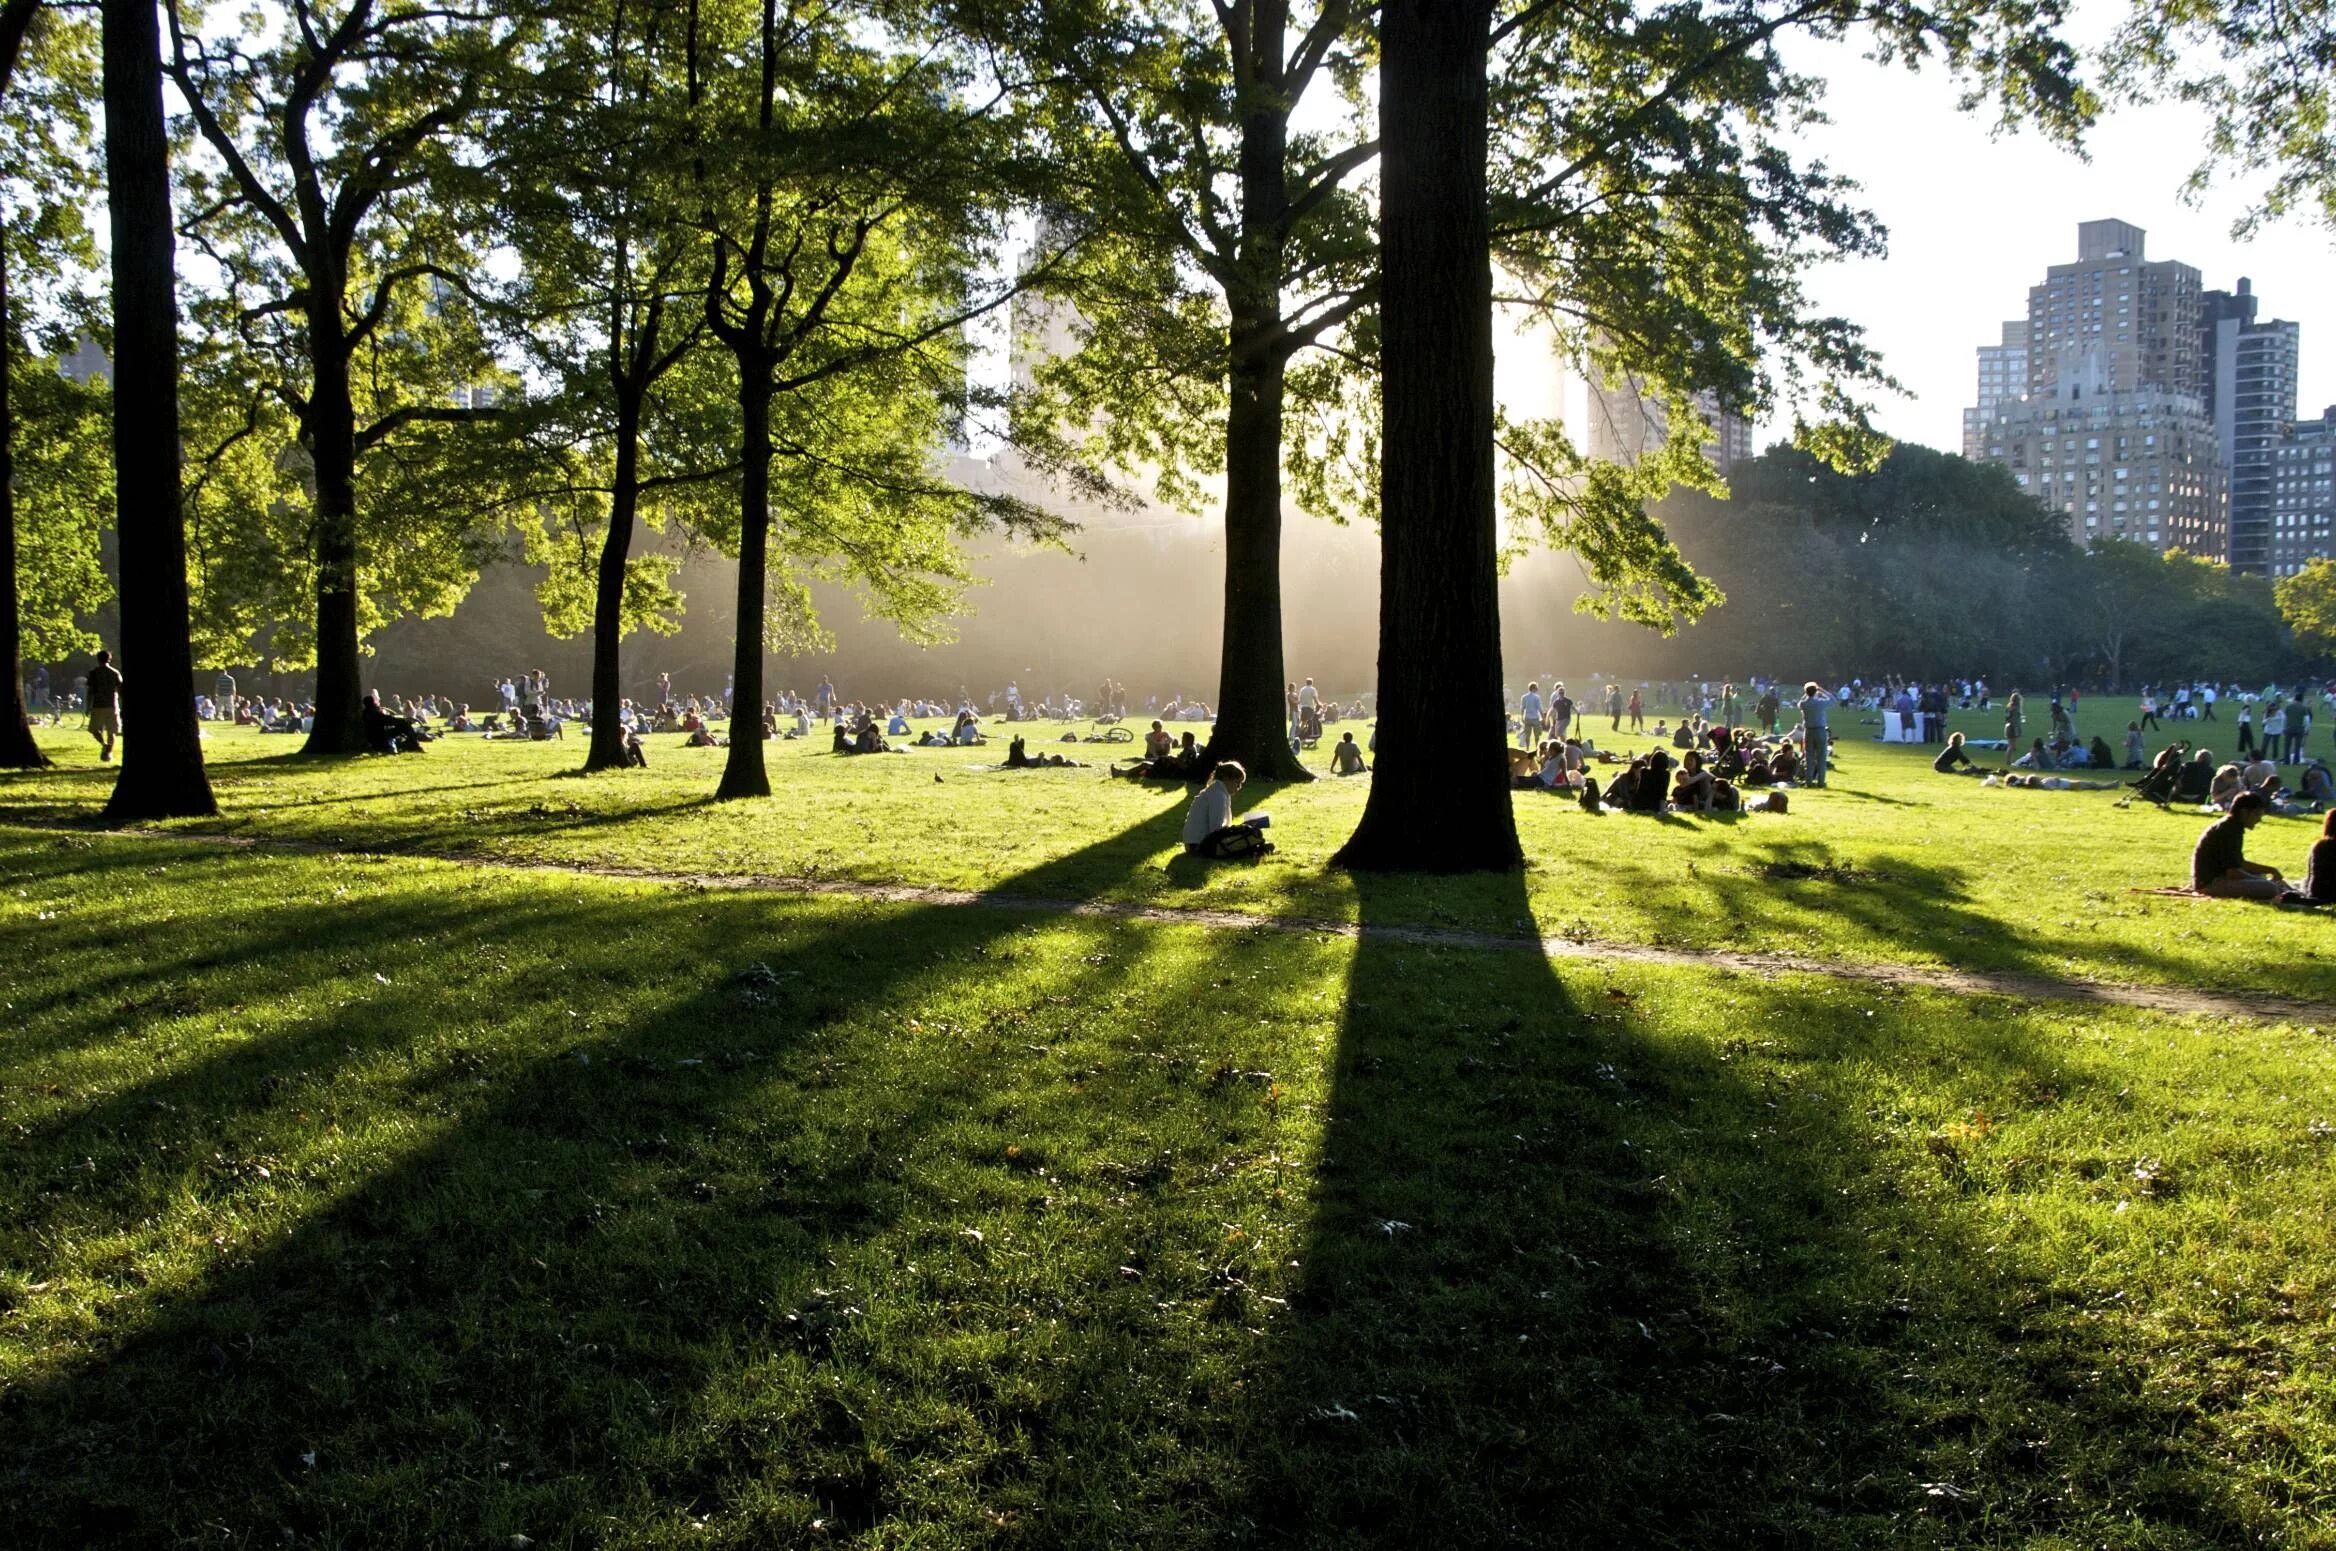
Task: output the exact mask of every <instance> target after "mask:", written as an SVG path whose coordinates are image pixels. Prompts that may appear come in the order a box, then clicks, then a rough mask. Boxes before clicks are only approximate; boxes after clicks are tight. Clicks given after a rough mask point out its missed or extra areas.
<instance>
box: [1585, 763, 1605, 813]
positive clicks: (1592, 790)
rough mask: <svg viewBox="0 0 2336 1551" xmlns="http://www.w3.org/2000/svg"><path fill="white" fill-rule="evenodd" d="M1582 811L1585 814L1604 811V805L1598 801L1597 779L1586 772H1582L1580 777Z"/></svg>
mask: <svg viewBox="0 0 2336 1551" xmlns="http://www.w3.org/2000/svg"><path fill="white" fill-rule="evenodd" d="M1582 810H1583V811H1584V812H1586V813H1602V812H1604V811H1605V804H1604V803H1603V802H1602V801H1600V799H1599V795H1598V778H1597V777H1596V776H1594V775H1590V774H1588V773H1587V772H1584V773H1583V776H1582Z"/></svg>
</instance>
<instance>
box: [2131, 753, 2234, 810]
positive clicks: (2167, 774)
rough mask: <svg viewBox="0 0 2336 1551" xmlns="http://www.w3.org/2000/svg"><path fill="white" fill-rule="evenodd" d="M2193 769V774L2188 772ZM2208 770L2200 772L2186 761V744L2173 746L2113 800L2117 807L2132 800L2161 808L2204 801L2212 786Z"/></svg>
mask: <svg viewBox="0 0 2336 1551" xmlns="http://www.w3.org/2000/svg"><path fill="white" fill-rule="evenodd" d="M2194 770H2197V771H2199V773H2198V774H2197V775H2192V774H2191V772H2192V771H2194ZM2213 780H2214V774H2213V772H2212V771H2207V770H2201V769H2200V768H2199V766H2198V764H2197V762H2196V761H2195V760H2193V759H2191V758H2190V745H2189V744H2187V743H2176V744H2174V745H2173V746H2172V747H2171V748H2168V749H2167V750H2166V751H2165V752H2164V753H2161V754H2160V755H2159V756H2158V762H2157V763H2156V764H2154V765H2152V766H2150V768H2149V769H2147V770H2145V771H2143V772H2142V776H2141V779H2140V780H2138V781H2128V782H2126V783H2125V784H2126V786H2127V787H2128V788H2130V790H2128V791H2127V792H2126V794H2125V795H2124V796H2122V797H2120V798H2118V799H2117V804H2116V805H2117V806H2118V807H2120V808H2130V807H2132V806H2133V802H2134V799H2135V798H2137V797H2138V798H2140V799H2142V800H2143V801H2145V802H2154V803H2156V804H2157V805H2158V806H2159V807H2161V808H2163V807H2165V806H2167V805H2168V804H2170V803H2174V802H2204V801H2205V800H2206V793H2207V789H2208V787H2209V786H2210V785H2211V784H2212V783H2213Z"/></svg>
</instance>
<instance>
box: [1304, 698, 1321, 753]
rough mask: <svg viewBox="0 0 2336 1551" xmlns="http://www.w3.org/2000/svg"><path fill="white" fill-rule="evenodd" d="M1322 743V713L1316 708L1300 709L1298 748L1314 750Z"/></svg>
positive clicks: (1308, 706)
mask: <svg viewBox="0 0 2336 1551" xmlns="http://www.w3.org/2000/svg"><path fill="white" fill-rule="evenodd" d="M1321 741H1322V712H1321V711H1320V710H1319V709H1317V708H1316V707H1314V706H1310V705H1302V706H1300V707H1298V746H1299V747H1300V748H1308V749H1310V748H1312V747H1314V745H1315V744H1317V743H1320V742H1321Z"/></svg>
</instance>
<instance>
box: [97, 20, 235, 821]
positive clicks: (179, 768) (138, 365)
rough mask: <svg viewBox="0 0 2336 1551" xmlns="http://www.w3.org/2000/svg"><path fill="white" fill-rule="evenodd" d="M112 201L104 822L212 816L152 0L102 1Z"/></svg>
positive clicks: (166, 145)
mask: <svg viewBox="0 0 2336 1551" xmlns="http://www.w3.org/2000/svg"><path fill="white" fill-rule="evenodd" d="M101 14H102V17H103V27H104V39H105V41H104V58H105V171H106V205H107V210H108V213H109V215H110V216H111V224H112V237H113V302H114V318H113V321H114V329H113V333H114V355H115V362H114V491H115V494H116V516H115V519H114V533H115V538H116V542H117V543H118V545H119V547H120V557H121V558H120V570H121V576H120V583H119V592H120V595H121V600H122V669H123V679H124V683H123V694H122V700H123V705H122V715H123V722H124V725H125V728H126V736H125V737H124V738H123V740H122V773H121V775H120V776H119V777H118V778H117V779H116V780H115V782H114V791H113V796H112V798H111V799H109V800H108V801H107V803H106V808H105V812H106V817H107V818H108V819H110V820H113V821H115V822H117V823H119V822H123V821H127V820H137V819H155V818H184V817H190V816H194V815H198V814H207V813H216V812H217V811H218V804H217V803H216V802H215V801H214V800H213V799H212V796H211V782H210V778H209V777H208V776H207V775H206V774H205V773H204V771H203V739H202V731H201V728H200V727H199V726H198V725H197V724H196V721H195V663H194V649H193V646H192V643H191V641H190V638H189V635H188V621H187V556H186V529H185V523H184V519H183V517H182V516H181V513H180V509H179V458H178V448H179V424H178V274H177V262H176V242H175V240H174V238H173V235H172V233H173V225H172V221H171V213H170V141H169V138H168V135H167V131H166V126H165V124H164V121H163V115H162V35H161V30H160V28H159V26H158V25H157V23H156V20H155V13H154V0H104V5H103V9H102V13H101Z"/></svg>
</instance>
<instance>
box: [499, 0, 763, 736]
mask: <svg viewBox="0 0 2336 1551" xmlns="http://www.w3.org/2000/svg"><path fill="white" fill-rule="evenodd" d="M690 19H691V12H690V10H689V8H688V6H687V5H686V4H675V3H671V0H648V3H642V0H611V3H606V4H602V5H593V6H585V7H581V8H580V9H579V10H578V12H577V13H576V14H575V15H574V16H573V17H572V18H571V19H570V25H567V26H564V27H561V28H559V29H555V30H554V32H553V34H552V36H551V37H550V39H549V40H547V42H546V44H545V46H544V48H543V49H542V50H541V52H540V54H539V56H538V58H537V59H535V60H534V61H533V63H534V65H535V69H534V71H533V72H532V76H531V80H530V83H529V89H528V93H527V97H526V99H525V102H524V105H523V107H522V108H521V110H520V111H519V112H516V113H514V114H512V115H511V116H510V120H509V122H508V123H507V125H506V127H505V129H504V131H503V133H502V135H501V136H500V137H499V141H500V147H501V156H500V158H499V169H500V173H501V177H500V179H499V183H500V198H499V203H500V204H501V205H502V207H503V208H504V209H505V210H506V211H507V212H508V213H509V217H510V231H511V234H512V238H513V241H514V244H515V246H516V247H517V248H518V249H519V251H520V253H521V256H522V257H521V262H522V264H523V266H524V269H523V277H522V284H521V288H520V293H519V302H518V305H519V310H520V313H521V315H522V316H523V317H524V318H525V319H526V320H527V322H528V324H529V325H530V326H529V327H528V329H527V331H526V332H527V335H528V337H529V338H530V339H531V340H532V341H533V354H534V356H535V360H536V363H537V366H538V368H539V370H541V371H542V372H543V374H544V375H545V376H546V377H547V378H548V379H549V380H550V382H551V383H552V385H553V392H552V396H551V399H550V401H549V403H548V404H547V405H545V406H543V411H544V412H543V413H542V414H541V415H539V416H538V425H537V432H538V434H539V435H545V434H548V435H550V436H551V437H553V438H554V439H555V440H556V441H557V442H558V443H559V444H560V445H561V446H562V448H563V449H564V450H565V451H566V452H567V453H568V454H569V455H570V457H571V458H572V460H573V461H574V463H575V464H576V465H577V467H578V470H579V477H578V480H577V487H576V488H573V489H570V490H568V491H566V492H564V494H563V498H562V499H560V500H559V501H557V502H554V503H548V504H549V508H550V512H551V516H550V518H549V520H548V521H547V522H546V523H544V524H542V525H538V524H534V523H529V524H527V525H526V527H525V529H524V533H525V537H526V539H527V553H528V555H529V557H530V558H531V559H538V560H541V561H543V562H545V563H546V564H547V565H549V567H550V572H549V575H548V577H547V579H546V581H545V583H544V586H543V589H542V602H543V605H544V617H545V623H546V625H547V626H548V627H549V628H550V629H551V630H552V632H553V633H554V634H555V635H566V634H572V633H573V632H574V630H576V629H577V628H583V627H589V628H590V630H591V631H592V643H593V644H592V703H593V707H594V714H593V717H592V741H591V745H590V748H589V751H588V752H587V754H586V756H585V761H584V768H585V769H586V770H612V769H619V768H622V767H623V766H624V765H625V764H626V763H627V760H626V754H625V745H624V727H623V726H622V724H621V723H620V722H619V721H618V719H617V716H616V714H615V712H616V708H617V707H618V706H619V705H620V703H621V702H622V700H623V698H624V680H623V668H622V657H621V643H622V641H623V638H624V636H625V635H626V633H627V632H629V631H631V630H633V629H636V628H642V627H646V628H649V629H652V630H662V631H667V632H670V631H671V630H673V629H675V628H677V627H676V625H675V623H674V621H673V612H674V610H675V609H676V608H678V606H679V604H680V602H681V599H680V596H679V595H678V594H677V593H675V592H674V590H673V588H672V586H671V584H670V578H671V575H672V570H673V566H674V564H675V561H674V560H673V559H672V558H671V557H669V556H664V555H636V554H635V553H634V544H635V539H636V532H637V529H638V528H639V527H640V526H641V525H642V524H643V523H644V522H646V523H647V524H648V525H649V526H651V527H653V528H658V527H663V526H665V523H666V520H667V518H668V517H669V516H672V515H674V514H675V509H676V508H677V507H682V506H684V505H685V504H686V503H687V502H688V501H689V500H690V499H692V498H696V499H699V500H703V499H708V498H711V497H712V496H713V495H715V493H716V491H715V489H714V486H713V481H714V480H716V479H717V478H720V477H722V476H725V475H727V474H729V473H731V472H733V471H734V469H735V465H734V464H732V463H730V461H729V454H728V453H727V451H726V450H725V449H724V446H723V443H722V442H721V441H719V440H717V439H716V438H717V437H722V436H728V437H730V444H731V445H735V436H734V433H732V432H731V430H730V425H729V419H728V416H727V415H724V414H721V413H718V412H715V413H709V412H708V411H709V410H711V409H712V408H713V405H712V404H711V403H710V402H709V401H710V400H712V399H713V397H714V394H715V391H716V390H715V385H714V384H713V383H712V382H711V381H710V380H708V379H710V378H711V376H712V373H711V372H710V371H709V370H707V369H706V365H707V353H705V352H700V353H699V355H698V359H697V361H696V362H695V363H694V369H691V370H685V368H691V367H692V366H693V362H692V355H693V352H696V351H698V347H699V346H700V345H701V344H702V343H703V342H704V341H705V320H704V297H705V290H706V262H707V256H708V255H707V247H706V242H705V235H704V232H703V229H702V227H701V226H700V224H699V221H698V214H699V202H698V201H697V200H696V199H695V198H694V197H693V195H692V185H691V179H690V173H689V163H688V159H687V156H686V134H687V127H688V121H687V118H686V114H685V111H684V110H685V108H686V104H687V96H686V94H687V88H688V74H689V69H688V67H689V59H688V42H689V33H688V28H689V23H690ZM675 387H678V388H679V390H680V391H679V393H678V394H675V393H673V392H672V391H671V390H672V389H674V388H675ZM674 400H678V402H674ZM701 526H702V525H701Z"/></svg>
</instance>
